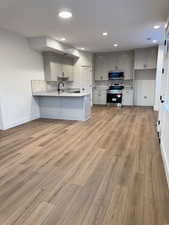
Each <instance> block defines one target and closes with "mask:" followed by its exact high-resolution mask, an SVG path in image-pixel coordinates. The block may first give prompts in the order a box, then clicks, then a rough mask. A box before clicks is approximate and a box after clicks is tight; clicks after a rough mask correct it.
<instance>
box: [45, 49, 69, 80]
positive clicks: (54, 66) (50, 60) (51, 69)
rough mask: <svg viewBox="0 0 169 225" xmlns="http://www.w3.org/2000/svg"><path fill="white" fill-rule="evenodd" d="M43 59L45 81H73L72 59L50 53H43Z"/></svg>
mask: <svg viewBox="0 0 169 225" xmlns="http://www.w3.org/2000/svg"><path fill="white" fill-rule="evenodd" d="M43 58H44V68H45V80H46V81H58V79H59V78H67V81H73V59H72V58H70V57H65V56H63V55H59V54H55V53H51V52H45V53H44V54H43Z"/></svg>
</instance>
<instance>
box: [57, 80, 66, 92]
mask: <svg viewBox="0 0 169 225" xmlns="http://www.w3.org/2000/svg"><path fill="white" fill-rule="evenodd" d="M61 84H62V88H63V87H64V85H65V84H64V82H63V81H59V82H58V92H60V91H61V90H62V89H61V88H60V85H61Z"/></svg>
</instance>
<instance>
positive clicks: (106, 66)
mask: <svg viewBox="0 0 169 225" xmlns="http://www.w3.org/2000/svg"><path fill="white" fill-rule="evenodd" d="M133 64H134V54H133V51H127V52H113V53H112V52H111V53H102V54H96V55H95V80H96V81H97V80H108V73H109V72H110V71H114V72H117V71H119V72H124V79H125V80H130V79H133Z"/></svg>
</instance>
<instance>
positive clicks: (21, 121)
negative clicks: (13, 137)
mask: <svg viewBox="0 0 169 225" xmlns="http://www.w3.org/2000/svg"><path fill="white" fill-rule="evenodd" d="M39 118H40V114H39V113H38V114H32V115H30V116H27V117H25V118H22V119H20V120H18V121H15V122H13V123H10V124H7V125H6V126H4V127H3V130H8V129H10V128H13V127H17V126H19V125H22V124H24V123H28V122H30V121H32V120H36V119H39Z"/></svg>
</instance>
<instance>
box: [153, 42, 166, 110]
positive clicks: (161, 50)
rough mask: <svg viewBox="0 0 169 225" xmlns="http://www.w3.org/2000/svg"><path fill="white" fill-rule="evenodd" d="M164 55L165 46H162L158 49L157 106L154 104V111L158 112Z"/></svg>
mask: <svg viewBox="0 0 169 225" xmlns="http://www.w3.org/2000/svg"><path fill="white" fill-rule="evenodd" d="M163 54H164V46H163V45H160V46H159V47H158V58H157V71H156V88H155V104H154V110H156V111H159V107H160V92H161V91H160V90H161V76H162V68H163V60H164V58H163Z"/></svg>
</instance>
